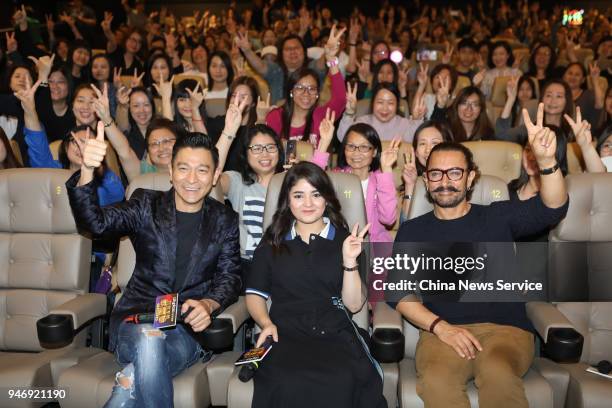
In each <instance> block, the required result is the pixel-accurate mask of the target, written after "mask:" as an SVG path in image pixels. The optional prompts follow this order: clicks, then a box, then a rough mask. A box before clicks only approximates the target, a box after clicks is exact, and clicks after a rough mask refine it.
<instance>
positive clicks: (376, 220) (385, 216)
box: [310, 150, 397, 242]
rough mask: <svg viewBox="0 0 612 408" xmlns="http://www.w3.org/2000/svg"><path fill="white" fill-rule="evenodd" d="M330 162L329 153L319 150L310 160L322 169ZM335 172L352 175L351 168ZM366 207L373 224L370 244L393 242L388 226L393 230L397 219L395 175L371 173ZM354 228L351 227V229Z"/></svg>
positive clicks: (367, 214) (369, 220)
mask: <svg viewBox="0 0 612 408" xmlns="http://www.w3.org/2000/svg"><path fill="white" fill-rule="evenodd" d="M328 160H329V153H321V152H319V151H318V150H315V152H314V155H313V156H312V158H311V159H310V161H311V162H312V163H314V164H316V165H317V166H319V167H321V168H322V169H325V168H326V167H327V163H328ZM333 171H338V172H343V173H351V168H350V167H345V168H336V169H334V170H333ZM359 193H361V191H359ZM365 207H366V216H367V220H368V222H369V223H370V224H372V225H371V227H370V242H392V241H393V239H392V238H391V234H390V233H389V231H388V229H387V226H388V227H389V228H391V227H392V226H393V224H395V220H396V219H397V191H396V190H395V184H394V182H393V173H383V172H381V171H380V170H376V171H373V172H370V177H369V179H368V190H367V192H366V197H365ZM352 227H353V226H352V225H349V228H352ZM360 227H363V226H360Z"/></svg>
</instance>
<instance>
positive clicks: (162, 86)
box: [153, 68, 174, 100]
mask: <svg viewBox="0 0 612 408" xmlns="http://www.w3.org/2000/svg"><path fill="white" fill-rule="evenodd" d="M173 83H174V75H172V78H170V81H168V82H165V81H164V76H163V74H162V72H161V68H160V69H159V85H158V84H156V83H153V86H154V87H155V90H156V91H157V93H158V94H159V96H161V97H162V99H167V100H170V99H171V98H172V84H173Z"/></svg>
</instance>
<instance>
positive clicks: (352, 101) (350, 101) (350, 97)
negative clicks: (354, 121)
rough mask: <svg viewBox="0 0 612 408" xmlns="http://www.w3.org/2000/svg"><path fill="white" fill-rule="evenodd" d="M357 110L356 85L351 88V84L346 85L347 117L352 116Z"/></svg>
mask: <svg viewBox="0 0 612 408" xmlns="http://www.w3.org/2000/svg"><path fill="white" fill-rule="evenodd" d="M356 110H357V84H355V85H353V86H352V87H351V83H350V82H347V83H346V108H345V109H344V111H345V113H346V114H347V115H349V116H350V115H354V114H355V112H356Z"/></svg>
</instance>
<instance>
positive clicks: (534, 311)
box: [525, 302, 574, 343]
mask: <svg viewBox="0 0 612 408" xmlns="http://www.w3.org/2000/svg"><path fill="white" fill-rule="evenodd" d="M525 309H526V310H527V317H528V318H529V320H531V323H532V324H533V327H534V328H535V329H536V331H537V332H538V334H539V335H540V337H542V339H543V340H544V342H545V343H546V342H547V341H548V331H549V330H550V329H556V328H568V329H573V328H574V325H573V324H572V323H571V322H570V321H569V320H568V319H567V318H566V317H565V316H564V315H563V313H561V312H560V311H559V309H557V308H556V307H555V306H554V305H552V304H550V303H545V302H528V303H527V305H526V306H525Z"/></svg>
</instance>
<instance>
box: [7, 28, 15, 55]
mask: <svg viewBox="0 0 612 408" xmlns="http://www.w3.org/2000/svg"><path fill="white" fill-rule="evenodd" d="M15 51H17V40H16V39H15V32H14V31H13V32H12V33H9V32H6V53H7V54H10V53H12V52H15Z"/></svg>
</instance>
